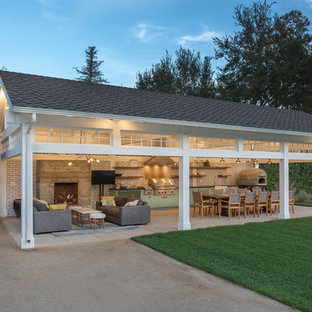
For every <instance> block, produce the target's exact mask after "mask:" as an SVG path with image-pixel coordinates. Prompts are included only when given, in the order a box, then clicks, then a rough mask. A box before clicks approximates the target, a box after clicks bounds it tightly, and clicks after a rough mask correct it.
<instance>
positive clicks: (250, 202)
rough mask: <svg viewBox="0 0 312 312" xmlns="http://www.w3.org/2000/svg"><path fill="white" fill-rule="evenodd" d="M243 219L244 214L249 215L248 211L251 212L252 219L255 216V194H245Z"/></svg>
mask: <svg viewBox="0 0 312 312" xmlns="http://www.w3.org/2000/svg"><path fill="white" fill-rule="evenodd" d="M243 209H244V218H245V219H246V214H247V213H248V215H249V213H250V209H252V211H253V215H254V217H255V216H256V193H254V192H248V193H246V195H245V197H244V200H243Z"/></svg>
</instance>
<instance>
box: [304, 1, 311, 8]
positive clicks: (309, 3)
mask: <svg viewBox="0 0 312 312" xmlns="http://www.w3.org/2000/svg"><path fill="white" fill-rule="evenodd" d="M305 2H306V3H307V4H308V5H309V6H310V8H311V9H312V0H305Z"/></svg>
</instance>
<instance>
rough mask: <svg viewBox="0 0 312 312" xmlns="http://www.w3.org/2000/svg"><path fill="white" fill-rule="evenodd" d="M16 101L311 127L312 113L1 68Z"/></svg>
mask: <svg viewBox="0 0 312 312" xmlns="http://www.w3.org/2000/svg"><path fill="white" fill-rule="evenodd" d="M0 76H1V78H2V81H3V83H4V86H5V88H6V90H7V92H8V95H9V98H10V100H11V102H12V105H13V107H14V106H21V107H28V108H45V109H56V110H66V111H75V112H86V113H102V114H114V115H126V116H135V117H147V118H160V119H169V120H178V121H188V122H200V123H214V124H222V125H234V126H245V127H254V128H264V129H275V130H288V131H299V132H310V133H312V115H310V114H307V113H304V112H301V111H292V110H283V109H276V108H272V107H260V106H255V105H249V104H244V103H235V102H229V101H223V100H213V99H207V98H201V97H195V96H183V95H174V94H167V93H162V92H155V91H145V90H138V89H132V88H125V87H117V86H110V85H96V84H90V83H85V82H79V81H75V80H68V79H60V78H52V77H45V76H37V75H29V74H22V73H15V72H9V71H0Z"/></svg>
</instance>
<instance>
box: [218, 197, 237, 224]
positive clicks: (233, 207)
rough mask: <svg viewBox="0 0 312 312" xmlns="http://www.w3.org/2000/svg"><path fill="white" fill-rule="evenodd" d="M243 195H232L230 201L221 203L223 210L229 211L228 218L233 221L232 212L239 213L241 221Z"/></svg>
mask: <svg viewBox="0 0 312 312" xmlns="http://www.w3.org/2000/svg"><path fill="white" fill-rule="evenodd" d="M240 197H241V195H240V193H230V194H229V200H224V201H222V203H221V209H224V208H226V209H228V217H229V220H231V216H232V210H233V211H234V212H238V218H239V219H240V208H241V199H240Z"/></svg>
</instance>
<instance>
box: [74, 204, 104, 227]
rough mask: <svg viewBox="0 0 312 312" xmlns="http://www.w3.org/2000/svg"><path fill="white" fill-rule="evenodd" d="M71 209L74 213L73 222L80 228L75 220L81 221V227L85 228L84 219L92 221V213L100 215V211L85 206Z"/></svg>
mask: <svg viewBox="0 0 312 312" xmlns="http://www.w3.org/2000/svg"><path fill="white" fill-rule="evenodd" d="M69 209H70V210H71V211H72V221H73V223H75V224H77V225H79V226H80V224H78V223H76V222H74V221H75V220H79V221H81V227H83V221H84V219H87V220H88V221H89V220H90V214H91V213H100V211H98V210H95V209H92V208H89V207H83V206H70V207H69Z"/></svg>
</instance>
